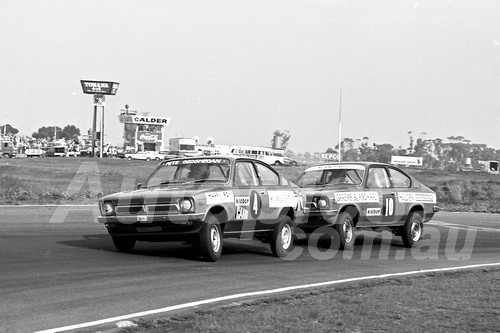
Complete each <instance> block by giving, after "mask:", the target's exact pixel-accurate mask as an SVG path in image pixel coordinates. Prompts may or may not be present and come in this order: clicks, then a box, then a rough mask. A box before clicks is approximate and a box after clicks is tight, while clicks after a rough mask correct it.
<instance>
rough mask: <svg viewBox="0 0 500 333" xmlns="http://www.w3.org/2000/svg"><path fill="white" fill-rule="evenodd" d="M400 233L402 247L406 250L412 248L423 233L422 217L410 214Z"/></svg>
mask: <svg viewBox="0 0 500 333" xmlns="http://www.w3.org/2000/svg"><path fill="white" fill-rule="evenodd" d="M401 231H402V232H401V237H402V239H403V243H404V245H405V246H406V247H408V248H410V247H412V246H413V244H415V243H416V242H418V240H419V239H420V237H422V233H423V231H424V224H423V223H422V216H420V214H418V213H411V214H410V215H409V216H408V219H407V220H406V223H405V225H404V226H403V228H402V230H401Z"/></svg>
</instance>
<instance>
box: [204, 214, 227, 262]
mask: <svg viewBox="0 0 500 333" xmlns="http://www.w3.org/2000/svg"><path fill="white" fill-rule="evenodd" d="M200 252H201V255H202V256H203V258H205V259H206V260H208V261H217V260H218V259H219V258H220V256H221V254H222V229H221V227H220V224H219V220H218V219H217V217H215V216H214V215H208V216H207V219H206V220H205V221H204V222H203V227H202V228H201V233H200Z"/></svg>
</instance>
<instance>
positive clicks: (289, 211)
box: [278, 207, 295, 224]
mask: <svg viewBox="0 0 500 333" xmlns="http://www.w3.org/2000/svg"><path fill="white" fill-rule="evenodd" d="M284 216H288V217H289V218H290V219H291V220H292V222H293V223H294V224H295V211H294V210H293V208H292V207H284V208H282V209H281V211H280V213H279V215H278V220H281V218H282V217H284Z"/></svg>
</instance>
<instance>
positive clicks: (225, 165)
mask: <svg viewBox="0 0 500 333" xmlns="http://www.w3.org/2000/svg"><path fill="white" fill-rule="evenodd" d="M304 200H305V196H304V195H303V192H302V190H301V189H300V188H299V187H298V186H296V185H294V184H292V183H291V182H289V181H288V180H286V179H285V178H283V177H282V176H281V175H279V174H278V173H277V172H276V171H275V170H274V169H273V168H272V167H270V166H269V165H267V164H265V163H263V162H261V161H258V160H254V159H251V158H246V157H221V156H217V157H210V158H209V157H192V158H176V159H170V160H167V161H163V162H161V163H160V164H159V165H158V167H157V168H156V170H155V171H154V172H153V173H152V174H151V175H150V176H149V178H148V179H147V180H146V182H145V183H144V184H138V186H137V189H136V190H134V191H128V192H120V193H116V194H111V195H107V196H105V197H102V198H101V199H100V200H99V208H100V213H101V216H99V218H98V221H99V222H101V223H104V225H105V226H106V228H107V230H108V232H109V234H110V235H111V238H112V240H113V242H114V244H115V246H116V248H117V249H118V250H119V251H124V252H128V251H131V250H132V249H133V248H134V246H135V244H136V242H137V241H152V242H155V241H185V242H188V243H191V244H193V245H195V246H196V247H198V248H199V250H200V253H201V255H202V256H203V257H204V258H205V259H207V260H210V261H216V260H217V259H219V257H220V255H221V253H222V245H223V244H222V243H223V238H249V239H257V240H260V241H262V242H265V243H269V244H270V247H271V250H272V253H273V254H274V255H276V256H279V257H284V256H286V255H287V253H288V252H289V251H291V249H292V247H293V232H294V227H295V225H296V224H298V223H301V222H302V221H303V220H304V219H303V217H304Z"/></svg>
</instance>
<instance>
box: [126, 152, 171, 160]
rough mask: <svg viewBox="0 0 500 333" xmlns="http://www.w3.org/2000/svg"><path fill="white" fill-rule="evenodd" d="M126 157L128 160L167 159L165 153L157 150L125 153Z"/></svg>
mask: <svg viewBox="0 0 500 333" xmlns="http://www.w3.org/2000/svg"><path fill="white" fill-rule="evenodd" d="M125 158H126V159H128V160H145V161H151V160H155V161H161V160H164V159H165V155H163V154H160V153H159V152H157V151H139V152H137V153H125Z"/></svg>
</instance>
